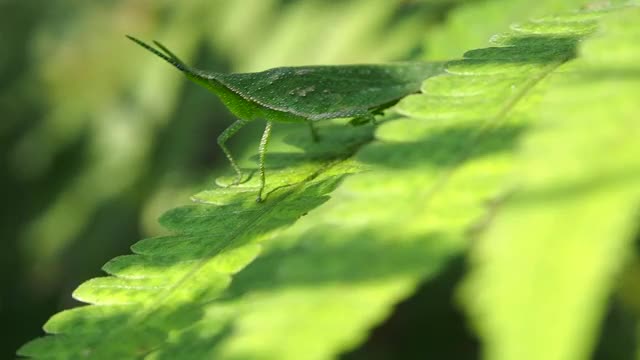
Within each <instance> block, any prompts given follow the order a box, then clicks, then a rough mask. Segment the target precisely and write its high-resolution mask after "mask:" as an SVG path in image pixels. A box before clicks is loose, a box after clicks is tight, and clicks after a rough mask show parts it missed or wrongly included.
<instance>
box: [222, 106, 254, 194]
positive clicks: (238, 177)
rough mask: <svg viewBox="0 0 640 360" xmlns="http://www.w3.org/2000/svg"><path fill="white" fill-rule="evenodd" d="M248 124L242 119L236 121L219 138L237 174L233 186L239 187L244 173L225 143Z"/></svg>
mask: <svg viewBox="0 0 640 360" xmlns="http://www.w3.org/2000/svg"><path fill="white" fill-rule="evenodd" d="M247 123H248V121H246V120H242V119H240V120H236V122H234V123H233V124H231V126H229V127H228V128H226V129H225V130H224V131H223V132H222V134H220V136H218V145H219V146H220V148H221V149H222V151H223V152H224V154H225V155H226V156H227V159H229V162H230V163H231V167H232V168H233V170H235V172H236V180H235V181H234V182H233V185H238V184H240V181H242V171H241V170H240V167H239V166H238V164H236V161H235V160H234V159H233V156H231V152H230V151H229V149H227V146H226V145H225V143H226V142H227V140H229V138H231V137H232V136H233V135H234V134H235V133H237V132H238V130H240V129H242V127H243V126H245V125H247Z"/></svg>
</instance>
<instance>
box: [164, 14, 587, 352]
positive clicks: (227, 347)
mask: <svg viewBox="0 0 640 360" xmlns="http://www.w3.org/2000/svg"><path fill="white" fill-rule="evenodd" d="M576 16H577V15H575V14H569V15H567V16H565V17H558V18H553V19H549V20H546V21H542V22H538V23H530V24H522V25H521V26H520V27H519V29H526V28H527V27H534V26H538V25H539V24H544V23H546V24H547V28H546V32H545V27H542V28H540V27H539V26H538V27H537V28H536V30H535V31H533V30H532V31H527V30H518V31H514V32H512V33H511V34H507V35H504V36H501V37H496V41H497V42H499V44H497V45H499V46H498V47H495V48H489V49H481V50H476V51H472V52H469V53H468V54H467V57H466V59H465V60H462V61H460V62H453V63H451V64H450V65H449V68H448V72H449V74H448V75H446V76H440V77H435V78H431V79H429V80H428V81H427V82H426V83H425V84H424V94H421V95H415V96H411V97H409V98H406V99H405V100H403V101H402V102H401V103H400V104H399V105H398V106H397V107H396V110H397V111H398V112H399V113H400V114H401V116H400V118H398V119H396V120H394V121H390V122H388V123H385V124H383V125H382V126H381V127H380V128H379V130H378V131H377V133H376V137H377V140H376V141H374V142H373V143H371V144H369V145H366V146H365V147H363V149H362V150H361V151H360V152H359V153H358V155H357V156H356V160H357V161H358V162H359V163H361V164H365V165H366V166H367V168H368V169H369V170H370V171H368V172H365V173H358V174H357V175H354V176H352V177H350V178H348V179H346V180H345V182H344V183H342V184H341V186H340V187H339V188H338V189H337V190H336V191H334V192H333V193H332V198H331V199H330V200H329V201H328V202H327V203H325V204H323V206H322V207H319V208H318V209H316V210H314V211H313V212H312V213H310V214H309V215H308V216H306V217H305V218H303V219H301V220H300V221H299V222H297V223H296V224H295V225H293V226H292V227H291V228H288V229H287V230H285V231H283V232H281V233H279V235H278V236H277V237H276V238H274V239H273V240H271V241H270V242H268V243H264V246H265V247H266V249H265V252H264V254H263V255H262V256H261V257H260V258H258V259H256V261H254V262H253V263H252V264H251V265H250V266H248V267H247V268H246V269H244V270H243V271H242V272H241V273H239V274H238V275H237V276H236V278H235V279H234V282H233V283H232V285H231V286H230V288H229V290H228V291H227V294H226V296H225V301H222V302H216V303H212V304H210V305H209V306H208V307H207V311H206V314H207V315H205V317H204V318H203V319H202V320H201V321H199V322H198V323H197V324H195V325H194V326H193V327H191V328H190V329H189V330H188V331H185V332H183V333H181V334H180V335H178V336H177V337H176V338H175V341H174V342H172V343H171V344H170V345H169V346H167V347H165V348H164V349H161V350H159V351H158V352H157V353H156V356H157V358H160V359H172V358H194V359H195V358H215V359H238V358H250V359H311V360H314V359H329V358H332V357H334V356H335V355H337V354H339V353H340V352H342V351H345V350H347V349H350V348H352V347H353V346H355V345H356V344H358V343H359V342H361V341H362V340H363V338H364V337H366V334H367V331H368V329H370V328H371V327H372V326H374V325H375V324H376V323H378V322H380V321H381V320H382V319H384V318H385V317H386V316H387V314H388V313H389V312H390V311H391V309H392V308H393V306H394V304H395V303H397V302H398V301H399V300H401V299H403V298H404V297H406V296H407V295H409V294H411V293H412V292H413V291H414V289H415V287H416V286H417V284H418V283H419V282H421V281H423V280H424V279H428V278H429V277H432V276H434V275H435V274H437V273H438V272H439V271H440V270H441V269H442V268H443V267H444V266H445V265H446V264H447V263H448V261H449V260H450V259H452V258H453V257H456V256H459V255H460V254H461V253H462V252H463V251H464V250H465V249H466V247H467V240H468V238H469V228H470V227H473V225H474V224H476V223H477V222H478V221H479V220H482V219H484V218H486V217H487V213H490V209H489V208H491V207H492V204H491V201H492V199H495V198H496V197H499V196H500V195H501V194H503V193H504V192H505V191H506V190H507V188H508V185H509V177H508V175H509V174H510V171H512V170H513V164H514V161H515V155H514V146H515V144H516V143H517V142H518V139H519V137H520V136H521V134H522V133H523V132H524V131H525V129H526V127H527V126H528V125H529V124H530V122H531V121H533V119H532V118H530V117H528V116H527V113H528V111H529V110H530V109H531V108H532V106H533V105H535V104H537V102H538V100H539V98H540V94H542V93H543V92H544V91H543V88H541V87H540V86H538V85H539V84H540V80H542V79H544V78H546V77H547V76H548V75H549V74H552V73H553V72H554V71H555V70H556V69H558V67H559V66H560V65H561V64H562V63H564V62H565V61H566V60H568V59H570V58H572V57H573V56H574V54H575V46H576V44H577V42H578V41H579V40H580V39H582V38H583V37H584V36H586V35H588V34H590V33H591V32H592V31H593V30H594V29H595V26H596V24H597V19H598V17H599V16H600V14H599V13H589V12H587V13H584V14H580V16H579V17H580V19H579V20H576ZM558 24H564V26H562V27H558ZM212 323H215V324H216V326H221V327H223V328H225V329H226V331H224V330H223V331H221V332H217V333H213V332H209V331H208V330H207V329H208V328H209V327H210V325H208V324H212ZM207 334H209V335H207ZM194 338H197V339H198V340H197V341H193V340H190V339H194ZM425 341H426V340H425ZM185 344H189V345H192V346H186V345H185ZM212 344H214V345H212ZM194 349H195V350H194ZM428 351H429V350H428V349H425V353H428Z"/></svg>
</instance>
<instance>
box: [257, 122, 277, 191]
mask: <svg viewBox="0 0 640 360" xmlns="http://www.w3.org/2000/svg"><path fill="white" fill-rule="evenodd" d="M272 125H273V124H272V123H271V121H267V126H265V128H264V132H263V133H262V139H260V146H259V147H258V156H259V157H260V164H259V167H260V190H258V198H257V199H256V201H257V202H262V201H263V200H264V199H262V192H263V191H264V186H265V183H266V181H265V180H266V176H265V173H264V160H265V156H266V154H267V145H268V144H269V138H270V137H271V126H272Z"/></svg>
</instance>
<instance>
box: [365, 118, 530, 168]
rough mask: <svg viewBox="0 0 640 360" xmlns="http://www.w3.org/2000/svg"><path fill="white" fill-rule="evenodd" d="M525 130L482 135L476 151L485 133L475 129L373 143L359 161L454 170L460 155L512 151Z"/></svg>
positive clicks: (513, 127)
mask: <svg viewBox="0 0 640 360" xmlns="http://www.w3.org/2000/svg"><path fill="white" fill-rule="evenodd" d="M525 130H526V128H525V127H524V126H522V125H505V126H502V127H499V128H496V129H492V130H490V131H487V132H483V133H482V146H481V147H478V148H475V147H474V146H473V145H474V143H475V142H476V141H477V139H478V136H480V134H481V133H480V132H481V131H482V129H480V128H479V127H478V126H472V125H463V126H458V127H447V128H444V129H442V130H437V131H433V132H431V133H429V134H428V135H427V136H425V137H424V138H422V139H419V140H417V141H411V142H383V141H379V142H376V143H373V144H371V145H370V146H367V147H366V148H364V149H363V150H362V151H360V152H359V153H358V160H360V161H362V162H364V163H369V164H375V165H380V166H385V167H388V168H395V169H398V168H409V167H414V166H424V165H430V166H451V165H453V164H455V163H457V162H458V161H459V160H460V154H468V157H467V158H468V159H470V158H473V157H482V156H485V155H488V154H491V153H496V152H504V151H509V150H512V149H513V148H514V146H516V144H517V143H518V140H519V139H520V136H521V135H522V134H523V133H524V132H525ZM417 149H420V150H419V151H417Z"/></svg>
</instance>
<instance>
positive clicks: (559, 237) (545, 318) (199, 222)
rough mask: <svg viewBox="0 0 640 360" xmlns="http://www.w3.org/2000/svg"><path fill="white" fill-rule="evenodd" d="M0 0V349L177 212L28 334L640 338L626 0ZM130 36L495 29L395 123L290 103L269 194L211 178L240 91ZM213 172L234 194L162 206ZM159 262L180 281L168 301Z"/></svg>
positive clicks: (468, 40)
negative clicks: (311, 112) (191, 74)
mask: <svg viewBox="0 0 640 360" xmlns="http://www.w3.org/2000/svg"><path fill="white" fill-rule="evenodd" d="M625 4H626V5H627V7H623V5H625ZM0 8H1V9H2V10H3V11H1V12H0V14H2V15H0V17H2V18H3V21H2V25H1V26H3V27H5V28H6V29H4V31H3V33H6V34H8V36H6V38H7V45H6V46H7V48H10V49H11V50H12V51H10V52H8V54H9V56H6V57H4V58H3V60H0V61H2V67H1V68H0V69H2V75H1V76H2V79H3V81H2V85H0V86H1V87H2V88H0V94H2V95H1V101H2V104H3V110H5V114H6V115H5V117H4V118H5V120H4V121H3V122H2V126H1V127H0V136H1V137H2V142H1V143H0V146H1V147H2V151H1V153H2V156H3V157H2V159H3V164H4V166H3V167H2V170H3V171H4V172H5V174H3V176H2V177H1V180H0V181H2V182H3V184H2V185H3V186H2V189H4V191H5V194H4V195H3V198H4V199H5V202H4V206H3V208H2V217H1V219H2V220H1V221H3V224H2V227H1V229H2V230H1V231H3V234H2V235H3V239H5V251H3V252H2V255H0V256H2V262H1V264H2V266H3V269H2V270H3V271H2V275H1V276H2V277H3V284H6V285H5V287H4V289H3V292H2V298H1V299H0V311H1V312H2V319H3V320H4V321H3V324H4V325H5V326H6V327H7V328H8V329H11V330H10V331H7V332H6V334H7V335H5V336H4V337H3V339H2V341H3V343H4V344H5V345H4V346H3V347H2V351H3V352H4V353H3V354H1V356H3V357H5V356H4V355H5V354H6V357H11V356H12V354H13V353H14V351H15V349H16V348H17V347H18V346H19V345H21V344H23V343H25V342H26V341H27V340H29V339H32V338H34V337H36V336H38V335H39V334H40V331H39V327H40V325H41V324H42V323H45V321H46V320H47V319H48V318H49V317H50V316H51V314H53V313H55V312H57V311H60V310H62V309H67V308H71V307H73V306H75V305H77V303H74V302H73V300H71V298H70V297H69V293H71V291H72V290H73V289H74V288H76V287H77V285H78V284H79V283H81V282H82V281H83V280H86V279H87V278H90V277H95V276H101V275H102V274H101V273H100V272H99V271H98V269H99V267H100V265H102V264H103V263H105V262H106V261H107V260H109V259H111V258H114V257H116V256H118V255H122V254H127V253H129V250H128V247H129V246H130V245H131V244H132V243H134V242H135V240H136V239H139V238H145V237H147V238H150V237H155V236H163V237H159V238H155V239H150V240H144V241H142V242H139V243H138V244H136V245H135V246H134V247H133V251H134V252H135V253H137V254H139V255H135V256H133V255H125V256H120V257H117V258H115V259H114V260H112V261H110V262H109V263H108V264H107V265H106V266H105V267H104V269H105V271H107V272H108V273H110V274H114V275H117V277H108V278H107V277H102V278H98V279H94V280H91V281H89V282H86V283H85V284H83V285H82V286H81V287H80V288H79V289H77V290H76V291H75V292H74V296H75V298H76V299H80V300H82V301H85V302H89V303H98V304H109V305H112V306H109V307H84V308H79V310H74V311H69V312H63V313H60V314H59V315H56V316H55V317H54V318H52V319H51V320H50V321H49V322H48V323H47V325H46V330H47V331H48V332H53V333H58V332H63V333H65V334H68V335H71V336H68V337H66V336H56V337H53V338H48V339H47V340H43V341H37V342H35V343H31V345H29V346H30V347H27V348H24V349H23V351H25V353H32V354H38V353H40V355H43V354H58V355H62V354H64V352H65V351H68V352H72V351H74V350H80V351H81V349H87V348H91V349H93V350H92V351H96V352H95V354H100V355H102V356H103V357H104V358H109V357H111V358H113V356H123V354H129V355H130V354H131V353H135V352H137V353H141V352H142V353H146V352H147V351H151V350H153V349H156V346H157V344H158V343H159V342H164V340H162V339H163V338H164V336H168V341H166V344H165V345H164V346H163V347H162V348H161V349H159V350H158V349H156V351H154V352H153V354H152V357H156V358H176V356H181V357H193V358H201V357H202V356H205V355H206V356H212V357H215V358H228V359H238V358H273V359H285V358H291V359H301V358H304V359H312V358H318V359H324V358H331V357H333V356H337V355H338V354H340V353H343V355H342V356H343V357H345V358H352V359H360V358H362V359H377V358H380V359H388V358H394V359H395V358H416V357H424V356H426V355H430V356H433V357H435V358H455V359H463V358H476V357H478V356H480V354H483V353H484V354H485V355H486V356H487V357H488V358H491V359H494V358H496V359H503V358H504V359H513V358H518V359H526V358H531V359H540V358H544V359H580V358H585V357H587V356H588V354H590V353H591V351H592V349H594V348H595V349H596V350H595V352H594V353H593V354H594V355H593V356H596V357H601V358H607V359H614V358H615V359H631V358H634V357H636V356H637V355H635V349H636V340H637V334H636V327H637V325H636V314H637V311H638V310H637V309H638V306H639V305H638V304H640V300H638V294H639V293H638V291H637V285H636V284H637V272H638V270H637V269H636V268H637V264H636V262H637V261H636V260H635V255H633V254H634V248H633V245H632V241H633V239H634V235H635V234H636V230H637V225H636V222H637V205H638V195H639V194H638V191H637V190H636V189H638V188H639V187H638V186H637V185H638V171H639V170H640V169H639V168H638V160H637V159H638V158H640V156H638V155H640V149H638V145H637V144H638V142H637V141H635V139H637V138H638V136H637V135H640V134H638V123H637V120H636V119H637V115H638V111H639V109H638V105H637V102H636V101H635V99H636V97H635V96H634V94H635V93H637V90H638V89H640V84H639V83H638V77H637V74H638V65H637V59H638V58H640V56H638V55H639V54H640V49H638V47H637V44H636V42H634V39H637V38H638V36H639V35H640V30H639V29H638V27H637V25H636V24H638V23H640V21H638V20H640V19H639V18H638V11H637V10H632V9H633V4H631V3H629V2H627V3H623V2H620V3H616V4H609V3H608V2H598V3H592V4H584V3H583V2H579V1H565V2H555V1H554V2H552V1H537V2H535V3H532V2H529V1H510V2H503V1H490V0H485V1H480V0H477V1H469V2H463V1H409V2H408V1H393V2H390V1H388V0H387V1H373V0H366V1H364V0H362V1H355V0H354V1H312V0H308V1H276V0H272V1H257V0H242V1H234V2H227V1H213V2H208V3H207V4H203V3H197V2H184V3H180V4H178V5H176V4H173V3H170V2H153V3H152V2H109V3H102V4H100V3H77V4H73V6H69V4H63V3H55V2H54V3H47V5H41V4H35V3H29V2H5V3H2V4H1V5H0ZM70 8H71V9H73V10H72V11H70V10H69V9H70ZM580 8H581V9H582V11H583V12H582V13H580V14H576V13H567V10H569V9H580ZM34 14H37V15H38V16H34ZM549 14H564V15H559V16H545V17H543V16H544V15H549ZM529 18H536V19H537V20H535V21H531V22H526V20H527V19H529ZM514 22H519V25H514V26H511V30H510V31H509V32H505V31H506V30H507V29H509V24H512V23H514ZM125 33H132V34H137V35H139V36H140V37H143V38H158V39H162V41H163V42H164V43H166V44H167V45H169V46H170V47H171V48H172V49H174V48H175V51H176V52H177V53H178V54H181V55H182V56H183V57H185V58H187V59H188V60H189V62H193V63H195V64H198V65H200V67H202V68H210V69H217V70H226V71H251V70H259V69H264V68H268V67H272V66H278V65H296V64H314V63H349V62H379V61H386V60H394V59H407V58H412V57H413V58H421V59H455V58H459V57H461V56H462V54H463V53H465V51H467V50H470V49H474V48H484V49H479V50H475V51H470V52H467V53H466V54H465V56H464V60H461V61H457V62H453V63H451V64H450V65H449V68H448V74H447V75H445V76H442V77H438V78H433V79H430V80H428V81H427V82H426V83H425V85H424V91H425V94H421V95H415V96H412V97H409V98H407V99H405V100H404V101H402V102H401V103H400V104H399V105H398V106H397V107H396V111H395V115H389V116H388V119H387V121H385V122H384V124H383V125H381V126H380V127H379V128H378V129H377V130H376V132H375V134H373V133H372V131H373V129H371V128H369V127H364V128H356V129H353V128H348V127H344V126H340V124H337V123H336V124H333V123H330V124H327V125H326V126H325V127H323V128H322V129H321V131H322V133H323V134H324V135H325V136H324V138H325V139H327V140H326V141H324V142H323V143H321V144H319V145H315V146H314V145H312V144H309V143H308V141H307V139H306V137H305V134H299V132H298V131H297V129H296V128H295V127H292V128H289V127H287V126H279V127H276V133H275V135H279V138H278V139H277V140H276V141H275V142H274V144H273V146H272V149H273V150H274V151H273V152H274V153H272V154H270V159H271V160H270V163H271V166H272V167H273V168H279V170H274V176H273V178H271V179H270V183H271V186H272V187H273V188H277V187H278V186H279V185H283V184H291V183H295V184H298V185H296V186H294V187H292V188H284V189H282V188H281V189H276V190H275V192H274V193H273V195H272V196H273V198H272V201H271V202H270V204H271V205H270V207H266V208H262V209H259V210H257V211H256V210H255V209H254V207H253V204H252V203H251V199H252V198H253V194H252V193H248V192H247V191H245V189H243V188H238V189H234V190H231V191H228V190H213V191H212V190H208V189H210V188H211V183H212V181H213V179H214V178H215V177H217V176H218V175H221V174H226V173H228V168H227V165H226V162H225V161H224V159H223V158H222V156H221V153H220V151H218V150H217V149H216V148H215V146H214V144H213V141H212V139H214V138H215V137H216V136H217V134H218V133H219V132H220V131H221V130H222V129H223V128H224V127H226V126H227V124H229V123H230V121H231V119H230V117H229V115H228V113H227V112H226V111H225V110H224V109H222V108H221V106H220V104H219V103H218V102H216V101H215V100H214V99H213V97H212V96H211V95H210V94H208V93H206V92H205V91H203V90H201V89H198V88H196V87H195V86H192V85H188V84H187V83H186V82H185V81H184V80H183V78H182V77H180V76H179V75H178V74H176V73H175V72H172V71H169V70H168V68H167V67H166V65H164V64H162V63H160V62H159V61H156V60H155V59H154V58H152V57H150V56H146V54H142V53H141V51H140V50H139V49H137V48H136V47H134V46H132V45H131V44H130V43H128V42H127V41H125V39H124V38H123V36H122V35H123V34H125ZM498 33H501V35H498V36H494V37H493V38H492V41H493V45H497V46H502V47H488V48H486V46H488V43H487V40H488V39H489V38H490V37H491V36H492V35H494V34H498ZM583 39H587V40H584V45H581V44H582V42H583ZM505 46H507V47H505ZM576 56H577V60H573V61H569V62H566V61H567V60H569V59H572V58H574V57H576ZM604 119H606V121H605V120H604ZM443 120H446V121H443ZM259 126H260V125H258V127H259ZM252 130H255V131H252ZM303 130H304V129H303ZM258 137H259V131H257V128H255V129H247V130H246V131H243V133H242V135H241V137H240V138H238V139H236V140H235V141H234V142H233V144H232V146H233V149H232V150H234V151H235V152H236V153H244V154H245V156H244V158H245V160H244V166H247V167H252V166H253V163H254V160H255V159H253V158H251V156H252V155H253V154H254V153H255V149H254V147H255V146H254V145H255V143H256V141H257V138H258ZM372 137H375V139H376V140H375V141H373V142H372V141H371V139H372ZM356 153H357V155H355V156H354V154H356ZM292 154H293V155H292ZM587 160H588V161H587ZM353 173H358V175H356V176H351V177H348V178H346V179H345V178H344V175H346V174H353ZM338 184H339V186H338ZM251 185H252V184H248V185H247V186H251ZM198 188H201V189H207V190H205V191H204V192H202V193H200V194H199V195H196V196H195V199H196V200H198V201H206V202H215V203H217V205H218V206H212V205H189V206H186V207H178V208H176V209H174V210H172V211H170V212H169V213H167V214H165V215H163V217H162V219H161V223H162V224H163V225H164V226H165V227H166V228H162V227H160V226H158V225H157V224H156V220H155V219H156V218H157V217H158V216H159V215H160V214H161V213H163V212H164V211H165V210H167V209H169V208H172V207H176V206H178V205H184V204H185V203H186V199H187V198H188V196H190V195H191V194H193V193H195V192H196V190H195V189H198ZM334 190H335V191H334ZM329 193H331V196H330V198H329V196H328V195H329ZM372 204H384V206H376V205H372ZM307 213H308V215H307V216H305V217H303V218H302V219H301V220H300V221H298V222H295V220H296V219H297V218H298V217H299V216H301V215H305V214H307ZM229 214H234V216H232V217H230V216H229ZM294 222H295V224H294ZM235 229H242V230H241V231H237V230H235ZM534 230H535V231H534ZM267 240H268V241H267ZM168 249H171V251H168ZM258 254H260V256H259V257H257V258H256V256H258ZM168 255H171V256H168ZM467 257H468V260H469V262H467V260H466V258H467ZM203 259H204V260H203ZM194 261H195V262H196V264H199V265H196V266H195V267H194V266H193V263H194ZM249 263H251V265H250V266H248V267H247V268H245V269H244V270H242V271H241V272H239V273H238V274H237V275H235V276H234V280H233V282H231V283H229V280H230V275H231V274H235V273H236V272H238V271H239V270H240V269H242V268H243V267H244V266H246V265H247V264H249ZM468 264H470V268H469V269H467V266H468ZM193 269H197V270H193ZM185 274H187V275H188V276H185ZM194 274H195V275H194ZM463 279H464V280H463ZM185 281H186V282H185ZM461 283H462V284H463V286H462V288H461V291H459V292H456V288H458V287H459V285H460V284H461ZM167 284H176V285H175V286H174V285H171V288H172V289H173V290H171V291H170V292H168V293H166V294H169V295H167V296H164V297H163V300H162V301H161V302H159V301H157V300H155V299H157V298H158V294H162V293H163V291H165V287H167V286H168V285H167ZM126 289H129V290H126ZM131 289H133V290H131ZM176 289H177V290H176ZM407 298H408V300H405V299H407ZM213 299H219V300H217V301H213V302H212V300H213ZM550 299H551V300H550ZM403 300H404V302H403V303H401V304H400V305H399V306H397V307H395V304H396V303H398V302H400V301H403ZM132 304H133V305H132ZM163 304H171V305H172V306H171V307H170V309H167V308H166V307H164V306H163ZM194 304H195V305H194ZM458 304H463V305H462V306H460V305H458ZM462 311H465V312H466V314H467V315H462ZM465 319H467V320H465ZM469 319H470V320H471V321H472V325H470V324H469ZM603 319H604V320H603ZM196 320H197V321H196ZM123 323H124V325H122V324H123ZM115 324H118V325H115ZM168 324H169V327H167V326H168ZM376 326H377V327H376ZM105 328H107V329H115V330H113V331H110V332H109V333H108V334H106V335H105V333H104V329H105ZM372 328H375V330H373V332H371V333H370V330H371V329H372ZM140 329H145V331H140ZM599 329H600V330H599ZM141 333H143V334H144V335H145V336H143V337H142V336H141ZM474 334H478V335H474ZM103 336H104V339H102V338H101V337H103ZM476 336H478V338H476ZM52 339H55V340H52ZM123 339H126V341H113V340H123ZM478 339H480V340H481V341H482V344H483V346H482V348H480V346H479V345H478V341H479V340H478ZM115 344H118V345H117V346H116V345H115ZM214 344H215V347H214V346H213V345H214ZM52 346H53V349H57V350H56V351H58V352H51V351H50V349H51V347H52ZM96 349H97V350H96ZM522 351H525V353H522Z"/></svg>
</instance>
